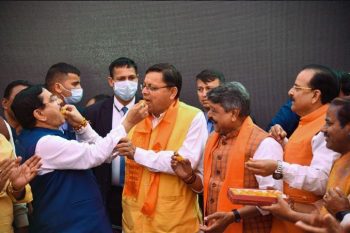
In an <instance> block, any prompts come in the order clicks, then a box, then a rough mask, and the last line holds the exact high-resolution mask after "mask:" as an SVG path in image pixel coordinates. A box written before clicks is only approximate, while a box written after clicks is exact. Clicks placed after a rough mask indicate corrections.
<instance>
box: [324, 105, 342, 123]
mask: <svg viewBox="0 0 350 233" xmlns="http://www.w3.org/2000/svg"><path fill="white" fill-rule="evenodd" d="M339 108H340V107H339V106H334V105H330V106H329V108H328V110H327V119H329V120H332V121H338V118H337V114H338V111H339Z"/></svg>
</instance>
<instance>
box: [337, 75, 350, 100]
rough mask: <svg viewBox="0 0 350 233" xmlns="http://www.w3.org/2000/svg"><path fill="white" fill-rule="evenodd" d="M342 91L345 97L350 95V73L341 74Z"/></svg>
mask: <svg viewBox="0 0 350 233" xmlns="http://www.w3.org/2000/svg"><path fill="white" fill-rule="evenodd" d="M339 81H340V90H341V91H342V92H343V94H344V95H350V73H348V72H344V71H342V72H340V74H339Z"/></svg>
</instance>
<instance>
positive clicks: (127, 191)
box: [124, 100, 179, 216]
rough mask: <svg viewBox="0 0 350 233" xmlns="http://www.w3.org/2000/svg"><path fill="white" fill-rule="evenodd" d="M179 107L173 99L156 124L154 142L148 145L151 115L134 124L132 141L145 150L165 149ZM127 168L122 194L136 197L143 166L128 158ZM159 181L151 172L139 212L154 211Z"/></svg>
mask: <svg viewBox="0 0 350 233" xmlns="http://www.w3.org/2000/svg"><path fill="white" fill-rule="evenodd" d="M178 109H179V100H177V101H175V102H174V103H173V104H172V105H170V107H169V108H168V110H167V111H166V113H165V115H164V118H163V119H162V120H161V121H160V123H159V124H158V125H157V127H158V134H157V135H156V137H155V140H154V144H153V145H150V139H151V134H152V116H149V117H147V118H146V119H144V120H143V121H141V122H140V123H138V124H137V125H136V126H135V130H134V133H133V135H132V139H131V141H132V143H133V144H134V145H135V146H136V147H139V148H142V149H145V150H153V151H155V152H159V151H162V150H165V149H166V146H167V144H168V141H169V138H170V136H171V133H172V131H173V129H174V127H175V123H176V117H177V112H178ZM126 162H127V164H128V170H127V172H126V174H125V185H124V195H125V196H129V197H134V198H137V197H138V194H139V190H140V183H141V179H142V173H143V169H144V168H143V167H142V166H141V165H139V164H137V163H136V162H134V161H133V160H130V159H128V160H127V161H126ZM159 181H160V173H156V172H154V173H152V174H151V182H150V183H151V185H150V188H149V190H148V193H147V197H146V199H145V200H146V201H145V202H144V203H143V206H142V209H141V212H142V213H143V214H145V215H147V216H152V214H153V213H154V210H155V207H156V204H157V199H158V188H159Z"/></svg>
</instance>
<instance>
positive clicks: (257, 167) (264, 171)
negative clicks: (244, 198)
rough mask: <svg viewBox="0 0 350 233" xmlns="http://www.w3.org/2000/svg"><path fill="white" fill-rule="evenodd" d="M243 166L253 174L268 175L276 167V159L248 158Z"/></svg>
mask: <svg viewBox="0 0 350 233" xmlns="http://www.w3.org/2000/svg"><path fill="white" fill-rule="evenodd" d="M245 167H246V168H247V169H248V170H249V171H250V172H252V173H254V174H255V175H260V176H269V175H272V173H273V172H274V171H275V170H276V169H277V161H276V160H271V159H264V160H253V159H249V160H248V161H247V162H246V163H245Z"/></svg>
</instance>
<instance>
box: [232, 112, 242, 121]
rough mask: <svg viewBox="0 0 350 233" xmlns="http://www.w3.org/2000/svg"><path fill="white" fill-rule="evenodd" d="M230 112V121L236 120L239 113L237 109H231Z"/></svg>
mask: <svg viewBox="0 0 350 233" xmlns="http://www.w3.org/2000/svg"><path fill="white" fill-rule="evenodd" d="M231 112H232V117H231V120H232V122H235V121H237V119H238V117H239V113H240V111H239V109H233V110H232V111H231Z"/></svg>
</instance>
